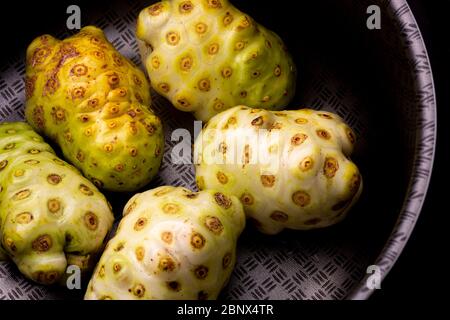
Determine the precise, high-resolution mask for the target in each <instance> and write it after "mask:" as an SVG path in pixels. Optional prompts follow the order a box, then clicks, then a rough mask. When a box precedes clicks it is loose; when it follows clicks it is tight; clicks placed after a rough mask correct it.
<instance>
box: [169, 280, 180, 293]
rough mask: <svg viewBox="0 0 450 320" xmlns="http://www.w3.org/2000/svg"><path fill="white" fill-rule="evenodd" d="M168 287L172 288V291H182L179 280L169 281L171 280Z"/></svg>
mask: <svg viewBox="0 0 450 320" xmlns="http://www.w3.org/2000/svg"><path fill="white" fill-rule="evenodd" d="M167 287H168V288H169V289H170V290H172V291H176V292H179V291H181V285H180V283H179V282H177V281H169V282H167Z"/></svg>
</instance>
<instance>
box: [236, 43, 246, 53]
mask: <svg viewBox="0 0 450 320" xmlns="http://www.w3.org/2000/svg"><path fill="white" fill-rule="evenodd" d="M245 46H246V43H245V42H244V41H238V42H236V44H235V45H234V50H236V51H241V50H242V49H244V48H245Z"/></svg>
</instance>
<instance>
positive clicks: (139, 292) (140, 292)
mask: <svg viewBox="0 0 450 320" xmlns="http://www.w3.org/2000/svg"><path fill="white" fill-rule="evenodd" d="M132 291H133V294H134V295H135V296H136V297H138V298H142V297H143V296H144V295H145V287H144V286H143V285H142V284H137V285H135V286H134V287H133V289H132Z"/></svg>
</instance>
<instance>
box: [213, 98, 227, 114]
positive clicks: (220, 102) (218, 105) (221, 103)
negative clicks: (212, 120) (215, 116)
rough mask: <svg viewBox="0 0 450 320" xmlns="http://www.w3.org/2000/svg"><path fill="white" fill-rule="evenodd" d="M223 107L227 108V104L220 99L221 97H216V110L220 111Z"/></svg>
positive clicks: (214, 106)
mask: <svg viewBox="0 0 450 320" xmlns="http://www.w3.org/2000/svg"><path fill="white" fill-rule="evenodd" d="M223 108H225V104H224V103H223V102H222V101H220V100H219V99H216V101H215V102H214V105H213V109H214V110H216V111H220V110H222V109H223Z"/></svg>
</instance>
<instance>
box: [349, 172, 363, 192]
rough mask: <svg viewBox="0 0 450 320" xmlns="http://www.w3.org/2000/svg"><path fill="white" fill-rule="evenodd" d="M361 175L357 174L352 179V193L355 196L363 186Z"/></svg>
mask: <svg viewBox="0 0 450 320" xmlns="http://www.w3.org/2000/svg"><path fill="white" fill-rule="evenodd" d="M361 180H362V179H361V175H360V174H358V173H355V174H354V175H353V176H352V178H351V179H350V191H351V192H352V193H353V194H355V193H356V192H358V190H359V187H360V185H361Z"/></svg>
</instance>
